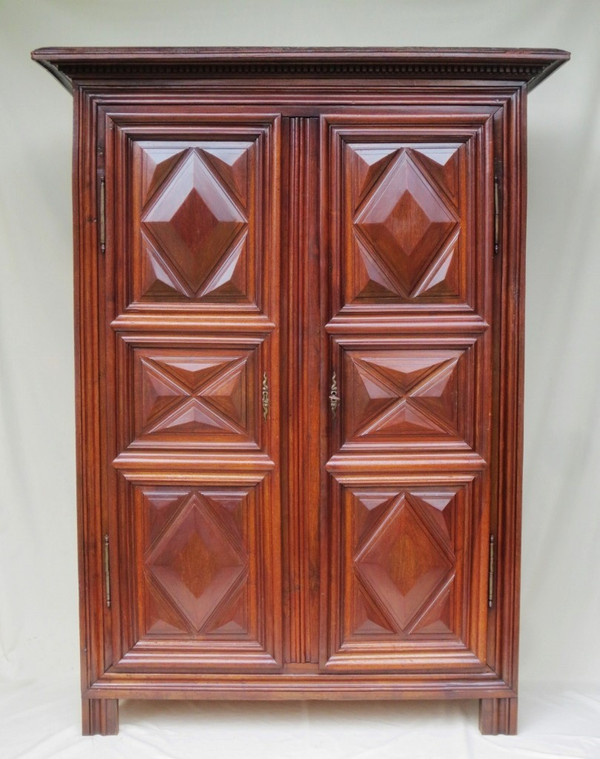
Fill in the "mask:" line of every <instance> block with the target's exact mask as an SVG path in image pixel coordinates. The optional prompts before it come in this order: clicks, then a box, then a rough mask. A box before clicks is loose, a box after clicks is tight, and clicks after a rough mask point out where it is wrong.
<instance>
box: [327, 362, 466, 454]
mask: <svg viewBox="0 0 600 759" xmlns="http://www.w3.org/2000/svg"><path fill="white" fill-rule="evenodd" d="M344 355H345V358H344V360H345V366H346V374H345V383H344V384H345V388H347V390H346V389H345V390H344V392H345V393H347V395H346V398H347V400H346V402H345V403H342V414H343V421H344V440H345V442H346V443H349V442H352V443H361V444H366V443H369V444H377V443H382V444H386V445H389V444H393V443H397V444H410V442H411V441H414V442H415V443H418V442H419V440H421V441H423V440H424V438H434V439H438V440H440V439H444V438H446V439H453V440H460V439H461V438H463V439H464V438H465V437H468V435H467V431H466V430H465V429H464V424H463V422H464V419H463V417H464V416H465V415H464V413H463V410H464V404H465V403H468V402H469V400H470V398H469V393H470V391H469V387H470V384H469V382H468V381H467V380H466V376H467V375H466V367H465V366H464V364H465V361H466V360H467V358H469V359H470V357H469V356H468V350H467V351H464V350H455V349H452V350H441V349H409V348H407V349H400V348H399V349H382V350H371V351H364V350H347V351H344ZM467 442H468V441H467Z"/></svg>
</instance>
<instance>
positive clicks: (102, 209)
mask: <svg viewBox="0 0 600 759" xmlns="http://www.w3.org/2000/svg"><path fill="white" fill-rule="evenodd" d="M99 196H100V197H99V199H98V205H99V209H98V210H99V214H98V215H99V217H100V218H99V224H98V242H99V244H100V253H104V252H105V251H106V184H105V181H104V177H100V189H99Z"/></svg>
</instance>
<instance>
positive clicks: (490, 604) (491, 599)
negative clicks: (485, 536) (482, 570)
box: [488, 535, 496, 609]
mask: <svg viewBox="0 0 600 759" xmlns="http://www.w3.org/2000/svg"><path fill="white" fill-rule="evenodd" d="M495 548H496V544H495V541H494V536H493V535H490V563H489V568H488V607H489V608H490V609H491V608H492V607H493V605H494V579H495V574H496V556H495V553H496V551H495Z"/></svg>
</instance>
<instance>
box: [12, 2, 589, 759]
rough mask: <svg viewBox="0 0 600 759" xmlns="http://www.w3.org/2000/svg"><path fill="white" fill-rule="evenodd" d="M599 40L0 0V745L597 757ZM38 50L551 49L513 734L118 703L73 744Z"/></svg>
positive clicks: (73, 662)
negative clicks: (109, 730) (113, 729)
mask: <svg viewBox="0 0 600 759" xmlns="http://www.w3.org/2000/svg"><path fill="white" fill-rule="evenodd" d="M599 42H600V2H599V1H598V0H587V1H586V0H503V2H499V1H498V0H494V2H490V1H489V0H452V2H447V0H404V1H401V0H397V1H396V2H392V0H304V1H303V2H301V1H300V0H296V2H293V1H292V0H280V1H279V2H278V1H277V0H250V2H241V0H238V1H237V2H236V0H195V1H194V0H169V1H168V2H158V1H157V0H120V1H119V0H22V1H21V2H17V1H16V0H13V1H12V2H11V0H4V2H2V0H0V256H1V263H0V497H1V503H0V578H1V579H0V756H2V757H5V756H7V753H6V750H5V751H4V752H3V750H2V747H3V746H5V747H6V748H7V750H8V757H10V758H11V759H12V757H17V756H22V757H28V759H29V758H31V759H34V758H35V759H38V757H46V756H48V757H50V756H59V755H60V756H73V757H75V756H77V757H79V756H88V755H89V756H95V755H96V753H94V752H96V751H97V750H99V749H98V746H103V747H104V748H103V749H102V751H104V752H106V751H108V750H109V749H108V748H107V747H109V746H110V747H112V748H111V749H110V751H111V752H112V751H114V756H117V755H118V756H127V757H136V756H161V757H162V756H164V757H167V756H186V755H189V754H186V750H185V747H186V746H193V745H194V740H195V741H196V744H195V745H202V742H201V741H200V736H205V739H209V744H206V745H210V748H211V750H215V751H219V753H221V754H222V755H223V756H228V755H229V754H228V751H229V752H231V754H232V755H233V752H234V749H235V748H236V746H237V748H238V749H239V748H243V749H244V753H246V755H248V753H250V755H251V756H252V755H258V754H259V753H264V751H263V749H262V748H261V741H262V742H263V744H264V746H270V747H271V748H272V750H273V752H274V753H277V754H278V755H279V756H296V755H298V756H299V755H300V754H301V753H302V751H299V748H301V747H304V755H305V756H306V755H314V756H364V757H367V756H369V757H371V756H387V755H388V752H389V755H391V754H392V753H393V752H396V754H397V753H398V747H399V746H400V745H401V746H402V747H403V749H404V750H407V747H408V746H413V749H414V750H413V751H412V753H410V752H409V753H407V754H406V755H407V756H409V755H410V756H411V757H416V756H452V757H459V756H477V757H482V756H494V757H495V756H501V755H502V756H503V755H504V754H505V753H507V752H508V751H510V752H511V753H512V754H513V755H514V756H520V755H521V754H520V753H518V752H519V751H520V750H521V749H522V750H523V751H526V753H524V754H523V756H525V755H527V756H537V755H538V753H537V751H538V750H539V751H540V752H542V753H544V755H546V756H569V757H570V756H590V757H592V756H593V757H599V756H600V652H599V643H600V635H599V632H598V631H599V630H600V593H599V590H598V588H599V587H600V586H599V583H598V580H599V579H600V500H599V498H598V493H600V465H599V462H600V425H599V424H598V422H599V421H600V393H599V392H598V384H599V377H600V338H599V336H598V325H600V299H599V298H598V293H599V292H600V249H599V247H600V245H599V240H600V213H599V211H600V44H599ZM50 45H347V46H349V45H399V46H400V45H439V46H448V45H465V46H515V47H519V46H520V47H536V46H537V47H560V48H565V49H567V50H571V51H572V53H573V59H572V61H571V62H570V63H568V64H566V65H565V66H564V67H563V68H562V69H560V70H559V71H558V72H557V73H556V74H554V75H553V76H552V77H551V78H550V79H549V80H548V81H547V82H544V83H543V84H542V85H541V86H540V87H539V89H536V90H535V91H534V92H533V93H532V95H531V97H530V100H529V106H530V107H529V201H530V202H529V217H528V268H527V286H528V292H527V348H526V425H525V453H526V455H525V479H524V532H523V574H522V578H523V579H522V627H521V684H522V693H523V699H522V704H521V707H522V709H521V736H520V737H519V738H517V739H511V740H512V741H513V742H512V743H510V742H509V743H507V742H506V739H502V738H498V739H481V738H479V737H478V736H477V735H476V728H475V714H474V712H473V710H472V708H471V707H470V706H469V707H463V706H460V705H458V706H456V705H454V706H453V705H451V706H444V705H436V704H430V705H426V706H419V705H408V706H406V705H399V706H398V705H396V706H393V707H392V706H390V705H389V704H388V705H386V704H381V705H369V706H368V707H367V706H356V705H341V706H338V705H314V704H313V705H282V706H269V707H261V706H260V705H246V706H243V707H242V706H239V705H229V706H227V705H225V706H223V707H219V706H218V705H209V706H207V705H169V706H168V708H167V707H166V706H165V707H164V708H159V707H157V706H156V705H148V706H145V707H141V706H139V705H132V706H130V707H126V708H125V709H124V710H123V719H122V733H121V736H120V737H119V738H117V739H107V740H106V741H104V742H103V743H102V742H100V743H98V739H94V740H91V741H89V740H88V741H83V742H82V739H78V738H77V733H78V730H79V714H78V702H77V689H78V680H77V678H78V624H77V605H76V601H77V584H76V577H77V571H76V540H75V487H74V413H73V343H72V334H73V325H72V273H71V266H72V253H71V251H72V243H71V187H70V161H71V107H72V103H71V98H70V96H69V95H68V94H67V92H66V91H65V90H63V89H62V88H60V87H59V85H58V83H57V82H55V81H53V80H52V79H51V78H50V77H49V75H48V74H47V73H46V72H44V71H43V70H42V69H41V68H40V67H39V66H36V65H34V64H33V63H32V62H31V61H30V60H29V52H30V50H32V49H33V48H35V47H40V46H50ZM542 682H553V683H561V684H562V685H560V686H559V685H553V686H543V687H542V686H541V685H538V684H539V683H542ZM52 683H54V684H55V691H53V690H52V687H51V684H52ZM53 692H56V694H57V695H56V697H55V696H54V695H53ZM544 694H546V695H544ZM127 715H131V719H130V721H128V718H127ZM465 715H466V716H465ZM561 720H562V721H561ZM217 728H218V731H220V733H219V732H217ZM423 729H427V731H428V736H429V739H430V740H429V743H428V742H427V741H424V740H423ZM244 730H246V731H247V732H246V733H244ZM261 730H262V733H261ZM361 731H363V732H361ZM54 733H57V735H56V736H55V737H54V738H52V737H51V736H53V735H54ZM557 734H560V735H561V736H563V738H564V741H566V743H564V741H563V740H562V738H561V739H560V740H556V735H557ZM219 735H221V738H219ZM246 735H247V737H248V741H246V740H245V736H246ZM165 736H167V737H165ZM168 736H171V737H172V740H171V738H169V737H168ZM261 736H262V737H261ZM550 736H554V740H551V739H550ZM577 736H580V738H579V739H578V738H577ZM581 736H587V738H586V739H584V738H583V737H581ZM400 738H401V739H402V742H401V744H400V743H398V740H400ZM317 739H318V743H317V742H316V741H317ZM537 739H539V741H541V743H539V744H538V743H536V740H537ZM127 740H129V743H124V741H127ZM115 741H117V742H116V743H115ZM119 741H120V743H119ZM153 741H156V742H153ZM178 741H179V742H178ZM181 741H183V743H181ZM186 741H189V743H186ZM411 741H412V742H411ZM386 746H387V748H386ZM294 747H296V748H294ZM327 747H328V748H327ZM443 747H446V749H444V748H443ZM296 749H298V751H299V753H296ZM444 750H446V753H444ZM121 751H123V753H121ZM311 751H312V754H311ZM321 751H322V752H323V753H320V752H321ZM169 752H172V753H169ZM178 752H180V753H178ZM286 752H287V753H286ZM561 752H563V753H561ZM266 753H269V752H268V751H267V752H266ZM102 755H104V754H102ZM107 755H108V754H107ZM110 755H113V753H111V754H110ZM401 755H404V754H403V753H402V754H401ZM539 755H541V754H539Z"/></svg>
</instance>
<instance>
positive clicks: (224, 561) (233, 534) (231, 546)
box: [142, 487, 250, 637]
mask: <svg viewBox="0 0 600 759" xmlns="http://www.w3.org/2000/svg"><path fill="white" fill-rule="evenodd" d="M247 496H248V491H235V490H231V491H229V492H228V491H222V490H214V491H200V490H197V489H193V490H189V489H176V488H165V487H163V488H154V489H151V488H148V489H146V490H145V492H144V494H143V499H142V504H143V514H144V516H145V522H146V530H145V533H146V538H145V547H144V550H143V553H144V562H143V563H144V577H145V587H146V596H145V599H146V600H145V620H146V622H145V629H146V635H149V636H154V635H161V636H164V635H182V634H184V635H186V636H187V637H198V636H200V637H206V636H209V637H210V636H211V635H215V634H221V635H222V634H237V635H239V634H243V635H245V636H247V635H248V633H249V630H248V592H249V588H248V581H249V577H250V556H249V554H248V549H247V546H246V544H245V537H244V535H245V532H246V530H245V528H244V527H243V526H242V525H241V524H240V522H239V514H238V515H237V516H234V514H233V512H232V504H233V503H235V504H236V505H235V509H234V511H236V512H240V511H243V510H244V509H246V510H247V508H248V503H247ZM157 516H159V517H160V519H159V520H158V521H157ZM242 521H243V518H242ZM240 527H242V528H241V529H240Z"/></svg>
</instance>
